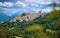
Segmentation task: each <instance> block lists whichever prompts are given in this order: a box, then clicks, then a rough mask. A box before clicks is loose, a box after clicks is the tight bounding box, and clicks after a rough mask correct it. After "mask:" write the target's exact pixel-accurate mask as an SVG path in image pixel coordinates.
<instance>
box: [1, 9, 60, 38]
mask: <svg viewBox="0 0 60 38" xmlns="http://www.w3.org/2000/svg"><path fill="white" fill-rule="evenodd" d="M59 12H60V10H56V9H54V10H53V11H52V12H51V13H49V14H47V15H45V16H44V17H41V16H40V17H39V18H36V19H35V20H32V21H27V22H26V21H22V22H20V21H19V20H17V21H16V22H9V21H8V22H5V23H2V24H0V38H15V36H20V37H22V38H60V36H59V35H60V13H59Z"/></svg>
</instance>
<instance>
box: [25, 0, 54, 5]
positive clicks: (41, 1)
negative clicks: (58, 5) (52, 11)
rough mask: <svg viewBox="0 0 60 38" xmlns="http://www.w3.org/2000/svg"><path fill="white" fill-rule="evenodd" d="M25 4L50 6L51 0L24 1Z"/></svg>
mask: <svg viewBox="0 0 60 38" xmlns="http://www.w3.org/2000/svg"><path fill="white" fill-rule="evenodd" d="M25 2H28V3H37V4H51V3H52V2H53V0H26V1H25Z"/></svg>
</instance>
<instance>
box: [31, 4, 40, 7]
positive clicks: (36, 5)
mask: <svg viewBox="0 0 60 38" xmlns="http://www.w3.org/2000/svg"><path fill="white" fill-rule="evenodd" d="M31 6H35V7H39V6H38V4H31Z"/></svg>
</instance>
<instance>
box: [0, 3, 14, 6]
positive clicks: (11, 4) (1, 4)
mask: <svg viewBox="0 0 60 38" xmlns="http://www.w3.org/2000/svg"><path fill="white" fill-rule="evenodd" d="M0 6H3V7H12V6H13V3H12V2H4V3H2V2H0Z"/></svg>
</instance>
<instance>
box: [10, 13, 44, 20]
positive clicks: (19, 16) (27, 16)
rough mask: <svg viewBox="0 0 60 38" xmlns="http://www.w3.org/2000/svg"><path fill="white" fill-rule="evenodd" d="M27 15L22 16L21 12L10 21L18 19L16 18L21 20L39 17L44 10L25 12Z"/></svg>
mask: <svg viewBox="0 0 60 38" xmlns="http://www.w3.org/2000/svg"><path fill="white" fill-rule="evenodd" d="M25 14H26V15H24V16H22V14H19V15H18V16H17V17H15V18H13V19H11V20H10V21H16V20H20V21H23V20H24V21H29V20H33V19H36V18H38V17H39V16H43V13H42V12H38V13H33V14H30V13H28V12H26V13H25Z"/></svg>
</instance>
